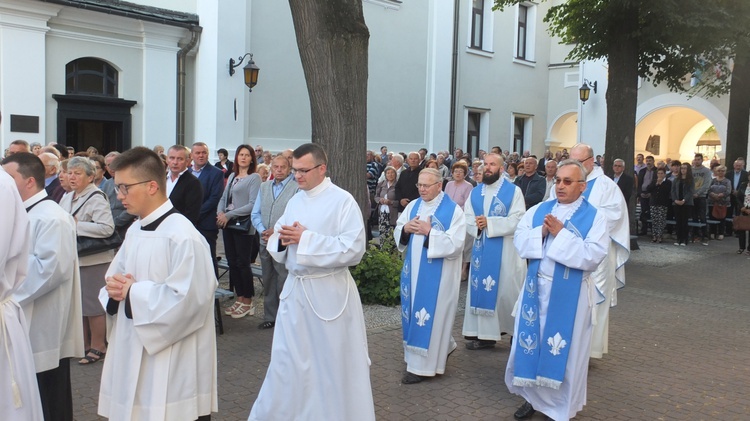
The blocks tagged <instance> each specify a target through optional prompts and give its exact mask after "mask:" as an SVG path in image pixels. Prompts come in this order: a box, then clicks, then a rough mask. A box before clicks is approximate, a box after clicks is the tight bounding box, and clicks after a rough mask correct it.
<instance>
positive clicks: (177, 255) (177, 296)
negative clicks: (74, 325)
mask: <svg viewBox="0 0 750 421" xmlns="http://www.w3.org/2000/svg"><path fill="white" fill-rule="evenodd" d="M111 166H112V168H113V170H114V171H115V189H116V191H117V197H118V199H120V201H121V202H122V204H123V206H125V209H127V211H128V213H130V214H132V215H137V216H138V217H139V219H138V220H136V221H135V222H134V223H133V225H131V226H130V228H129V229H128V233H127V235H126V236H125V242H124V243H123V244H122V247H121V248H120V250H119V252H118V253H117V255H116V256H115V259H114V260H113V261H112V264H111V265H110V267H109V269H108V270H107V275H106V281H107V284H106V286H105V287H104V288H102V290H101V292H100V294H99V300H100V301H101V303H102V305H103V306H104V307H105V308H106V309H107V314H108V315H109V316H112V317H113V320H112V322H113V327H112V329H111V333H110V336H109V350H108V352H107V358H106V359H105V360H104V368H103V370H102V380H101V388H100V392H99V410H98V413H99V415H102V416H104V417H107V418H109V419H110V420H180V421H182V420H196V419H198V420H208V419H210V414H211V412H216V411H217V410H218V399H217V388H216V332H215V327H214V318H213V308H214V291H215V289H216V286H217V281H216V275H215V274H214V269H213V262H212V259H211V252H210V250H209V247H208V243H206V240H205V238H203V236H202V235H201V234H200V233H199V232H198V231H197V230H196V229H195V227H194V226H193V224H192V223H191V222H190V221H189V220H188V219H187V218H185V217H184V216H183V215H181V214H179V213H178V212H177V211H176V210H175V209H174V207H173V206H172V203H171V202H170V201H169V200H168V199H167V196H166V193H165V192H166V185H165V184H166V180H165V179H164V165H163V164H162V162H161V159H159V156H158V155H156V154H155V153H154V152H152V151H151V150H150V149H148V148H144V147H136V148H133V149H130V150H128V151H125V152H123V153H122V154H120V155H119V156H118V157H117V158H115V160H114V161H112V164H111Z"/></svg>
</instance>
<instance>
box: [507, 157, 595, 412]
mask: <svg viewBox="0 0 750 421" xmlns="http://www.w3.org/2000/svg"><path fill="white" fill-rule="evenodd" d="M555 183H556V185H555V190H556V194H557V199H556V200H548V201H546V202H542V203H540V204H538V205H535V206H534V207H532V208H531V209H529V211H528V212H527V213H526V215H524V217H523V219H521V222H520V223H519V224H518V229H517V230H516V236H515V239H514V244H515V246H516V249H517V250H518V253H519V254H520V255H521V257H523V258H526V259H529V269H528V274H527V276H526V280H525V281H524V287H523V290H522V291H521V294H520V295H519V297H518V302H517V303H516V326H515V331H514V332H515V336H514V337H515V340H514V341H513V347H511V353H510V358H509V359H508V365H507V367H506V371H505V384H506V385H507V386H508V389H509V390H510V392H511V393H514V394H517V395H521V396H522V397H523V398H524V399H526V402H525V403H524V404H523V405H522V406H521V407H520V408H519V409H518V410H517V411H516V413H515V414H514V417H515V418H516V419H519V420H521V419H528V418H530V417H531V416H532V415H533V414H534V412H535V411H541V412H543V413H544V414H545V415H547V416H548V417H550V418H552V419H554V420H556V421H559V420H567V419H570V418H572V417H574V416H575V414H576V413H577V412H578V411H580V410H581V409H582V408H583V406H584V405H585V404H586V382H587V379H588V361H589V351H590V347H591V332H592V328H593V326H592V311H593V308H594V306H595V305H596V302H595V295H596V287H595V285H594V282H593V279H591V278H590V276H591V272H593V271H594V270H595V269H596V267H597V266H598V265H599V264H600V263H601V261H602V260H603V259H604V258H605V256H606V254H607V249H608V247H609V236H608V235H607V228H606V217H605V216H604V213H603V212H599V211H598V210H597V209H596V208H595V207H594V206H592V205H591V204H589V203H588V202H587V201H586V199H585V198H584V197H583V196H582V193H583V191H584V190H585V189H586V178H585V170H584V169H583V167H582V166H581V164H580V163H579V162H578V161H574V160H566V161H563V162H562V163H561V164H560V167H559V170H558V172H557V176H556V178H555Z"/></svg>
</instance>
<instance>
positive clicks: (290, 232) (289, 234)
mask: <svg viewBox="0 0 750 421" xmlns="http://www.w3.org/2000/svg"><path fill="white" fill-rule="evenodd" d="M306 229H307V228H305V227H304V226H303V225H302V224H300V223H299V222H297V221H295V222H294V223H293V224H292V225H282V226H281V229H280V230H279V240H281V245H282V246H284V247H286V246H288V245H290V244H299V240H300V238H302V233H303V232H304V231H305V230H306Z"/></svg>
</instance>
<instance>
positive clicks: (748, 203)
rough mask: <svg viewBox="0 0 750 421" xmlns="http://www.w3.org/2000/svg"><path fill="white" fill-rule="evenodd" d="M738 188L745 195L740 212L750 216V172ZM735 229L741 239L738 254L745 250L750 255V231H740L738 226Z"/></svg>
mask: <svg viewBox="0 0 750 421" xmlns="http://www.w3.org/2000/svg"><path fill="white" fill-rule="evenodd" d="M737 190H738V191H740V192H744V197H742V196H741V197H740V198H741V200H742V201H741V202H739V204H740V206H741V207H740V211H739V214H741V215H748V216H750V174H748V179H747V180H745V181H743V182H741V183H740V185H739V186H738V187H737ZM735 231H736V232H737V237H739V239H740V249H739V250H737V254H742V252H745V254H747V255H749V256H750V242H748V238H750V231H739V230H737V229H736V228H735ZM745 250H747V251H745Z"/></svg>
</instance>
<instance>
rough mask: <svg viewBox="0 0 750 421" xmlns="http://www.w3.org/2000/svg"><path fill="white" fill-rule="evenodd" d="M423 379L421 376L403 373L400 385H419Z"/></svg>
mask: <svg viewBox="0 0 750 421" xmlns="http://www.w3.org/2000/svg"><path fill="white" fill-rule="evenodd" d="M424 379H425V378H424V377H422V376H417V375H416V374H414V373H409V372H408V371H407V372H406V373H404V377H401V384H414V383H419V382H421V381H422V380H424Z"/></svg>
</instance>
